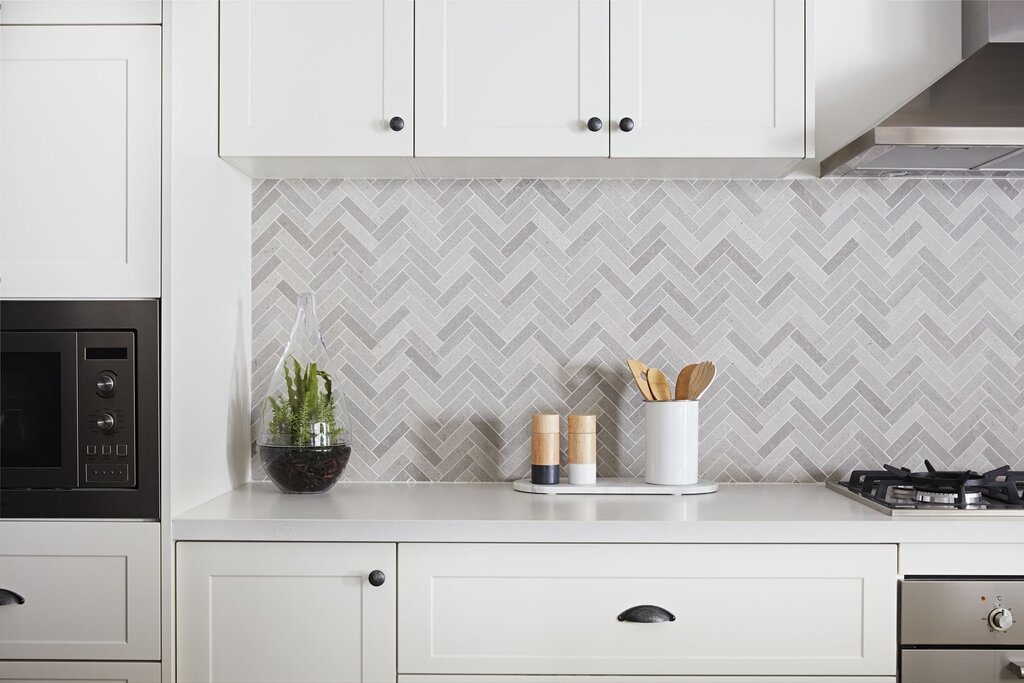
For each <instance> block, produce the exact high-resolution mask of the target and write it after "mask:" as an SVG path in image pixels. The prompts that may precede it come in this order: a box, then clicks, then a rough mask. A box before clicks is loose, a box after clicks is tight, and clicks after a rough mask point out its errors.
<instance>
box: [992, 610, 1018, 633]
mask: <svg viewBox="0 0 1024 683" xmlns="http://www.w3.org/2000/svg"><path fill="white" fill-rule="evenodd" d="M988 625H989V626H991V627H992V630H994V631H1002V632H1004V633H1005V632H1006V631H1009V630H1010V627H1011V626H1013V612H1011V611H1010V610H1009V609H1007V608H1006V607H996V608H995V609H994V610H992V611H991V612H989V613H988Z"/></svg>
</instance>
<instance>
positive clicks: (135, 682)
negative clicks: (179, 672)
mask: <svg viewBox="0 0 1024 683" xmlns="http://www.w3.org/2000/svg"><path fill="white" fill-rule="evenodd" d="M0 681H2V682H3V683H23V682H25V683H27V682H28V681H53V682H54V683H56V682H58V681H59V682H60V683H160V664H158V663H157V662H0Z"/></svg>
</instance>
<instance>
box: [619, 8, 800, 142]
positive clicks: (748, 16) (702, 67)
mask: <svg viewBox="0 0 1024 683" xmlns="http://www.w3.org/2000/svg"><path fill="white" fill-rule="evenodd" d="M611 14H612V17H611V21H612V31H611V54H612V64H611V74H612V85H611V88H612V91H611V108H612V111H611V117H612V135H611V153H612V156H613V157H709V158H710V157H793V158H800V157H803V156H804V119H805V104H804V100H805V94H804V93H805V84H804V2H803V0H611Z"/></svg>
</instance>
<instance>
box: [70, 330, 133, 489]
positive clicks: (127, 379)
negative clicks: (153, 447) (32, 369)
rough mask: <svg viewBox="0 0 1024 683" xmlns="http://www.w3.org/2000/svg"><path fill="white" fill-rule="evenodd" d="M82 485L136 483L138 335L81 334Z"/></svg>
mask: <svg viewBox="0 0 1024 683" xmlns="http://www.w3.org/2000/svg"><path fill="white" fill-rule="evenodd" d="M78 352H79V358H78V383H79V386H78V397H79V400H78V416H79V420H80V424H79V425H78V448H79V454H78V462H79V468H80V470H79V473H78V482H79V486H82V487H87V488H130V487H133V486H135V462H136V438H135V437H136V430H135V334H134V333H133V332H123V331H120V332H80V333H79V335H78Z"/></svg>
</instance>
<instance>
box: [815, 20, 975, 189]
mask: <svg viewBox="0 0 1024 683" xmlns="http://www.w3.org/2000/svg"><path fill="white" fill-rule="evenodd" d="M813 3H814V7H813V30H814V41H813V52H814V54H813V60H812V61H813V70H814V74H813V75H814V82H815V98H814V99H815V135H814V147H815V157H816V159H815V161H814V162H813V163H812V162H808V163H807V164H804V165H802V166H801V168H800V171H801V173H800V175H804V174H813V175H817V172H818V163H819V162H820V161H821V160H822V159H824V158H825V157H827V156H829V155H830V154H832V153H833V152H835V151H836V150H838V149H840V148H841V147H843V146H844V145H846V144H847V143H848V142H850V141H851V140H853V139H854V138H856V137H857V136H859V135H860V134H861V133H863V132H865V131H866V130H867V129H868V128H870V127H871V126H873V125H874V124H876V123H878V122H879V121H881V120H882V119H883V118H885V117H886V116H888V115H889V114H891V113H892V112H893V111H894V110H895V109H897V108H899V106H900V105H902V104H904V103H905V102H906V101H908V100H909V99H911V98H912V97H914V96H915V95H917V94H918V93H920V92H921V90H923V89H924V88H925V87H926V86H928V85H930V84H931V83H932V82H934V81H935V80H936V79H938V78H939V77H940V76H941V75H942V74H944V73H946V72H947V71H949V70H950V69H952V68H953V67H954V66H956V65H957V64H958V63H959V61H960V2H959V1H958V0H813Z"/></svg>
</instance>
